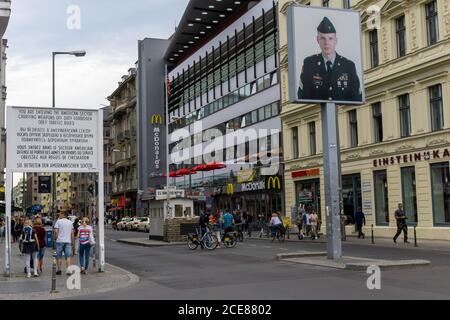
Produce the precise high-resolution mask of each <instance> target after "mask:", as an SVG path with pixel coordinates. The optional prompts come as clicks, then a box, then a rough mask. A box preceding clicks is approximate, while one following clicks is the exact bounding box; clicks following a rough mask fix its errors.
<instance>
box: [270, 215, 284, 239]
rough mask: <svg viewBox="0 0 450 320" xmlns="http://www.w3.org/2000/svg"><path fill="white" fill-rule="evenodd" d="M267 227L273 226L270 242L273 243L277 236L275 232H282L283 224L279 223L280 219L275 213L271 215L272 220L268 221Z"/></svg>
mask: <svg viewBox="0 0 450 320" xmlns="http://www.w3.org/2000/svg"><path fill="white" fill-rule="evenodd" d="M269 225H270V226H273V231H272V242H273V241H274V240H275V238H276V236H277V230H280V232H283V223H282V222H281V220H280V218H279V217H278V213H276V212H274V213H272V219H270V223H269Z"/></svg>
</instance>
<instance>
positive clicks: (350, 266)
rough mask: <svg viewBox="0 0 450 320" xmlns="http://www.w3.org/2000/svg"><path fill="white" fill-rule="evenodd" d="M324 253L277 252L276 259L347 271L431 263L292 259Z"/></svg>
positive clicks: (319, 255) (424, 261) (324, 254)
mask: <svg viewBox="0 0 450 320" xmlns="http://www.w3.org/2000/svg"><path fill="white" fill-rule="evenodd" d="M326 255H327V254H326V253H323V252H304V253H302V252H298V253H287V254H278V255H277V259H278V260H279V261H286V262H291V263H297V264H303V265H310V266H316V267H324V268H332V269H340V270H349V271H366V270H367V269H368V268H369V267H371V266H377V267H379V268H380V270H393V269H413V268H417V267H424V266H429V265H431V262H430V261H428V260H422V259H416V260H398V261H391V260H378V259H368V258H361V259H362V260H366V261H363V262H347V263H344V262H342V261H339V260H337V261H334V260H325V261H314V259H306V260H304V261H301V260H300V261H299V260H293V259H295V258H314V257H323V256H326ZM344 258H345V257H344ZM347 258H353V259H359V258H358V257H347Z"/></svg>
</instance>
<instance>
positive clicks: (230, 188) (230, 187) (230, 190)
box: [227, 183, 234, 196]
mask: <svg viewBox="0 0 450 320" xmlns="http://www.w3.org/2000/svg"><path fill="white" fill-rule="evenodd" d="M233 194H234V185H233V184H231V183H229V184H228V185H227V195H229V196H232V195H233Z"/></svg>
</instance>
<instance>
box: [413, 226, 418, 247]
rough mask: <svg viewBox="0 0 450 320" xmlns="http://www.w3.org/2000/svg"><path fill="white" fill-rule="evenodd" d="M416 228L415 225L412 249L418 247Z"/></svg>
mask: <svg viewBox="0 0 450 320" xmlns="http://www.w3.org/2000/svg"><path fill="white" fill-rule="evenodd" d="M416 227H417V224H415V225H414V247H418V245H417V232H416Z"/></svg>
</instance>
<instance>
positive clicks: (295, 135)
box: [291, 127, 300, 159]
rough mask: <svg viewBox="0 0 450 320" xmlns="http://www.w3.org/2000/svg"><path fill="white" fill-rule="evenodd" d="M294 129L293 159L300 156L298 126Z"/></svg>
mask: <svg viewBox="0 0 450 320" xmlns="http://www.w3.org/2000/svg"><path fill="white" fill-rule="evenodd" d="M291 130H292V157H293V159H298V158H299V156H300V155H299V152H298V127H294V128H292V129H291Z"/></svg>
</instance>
